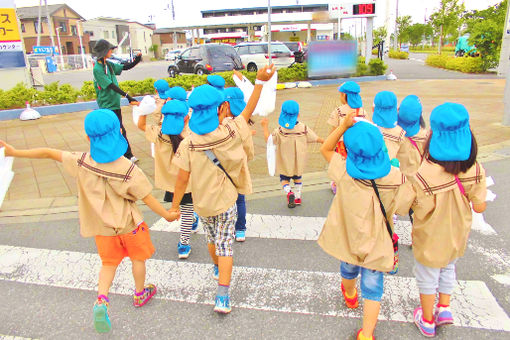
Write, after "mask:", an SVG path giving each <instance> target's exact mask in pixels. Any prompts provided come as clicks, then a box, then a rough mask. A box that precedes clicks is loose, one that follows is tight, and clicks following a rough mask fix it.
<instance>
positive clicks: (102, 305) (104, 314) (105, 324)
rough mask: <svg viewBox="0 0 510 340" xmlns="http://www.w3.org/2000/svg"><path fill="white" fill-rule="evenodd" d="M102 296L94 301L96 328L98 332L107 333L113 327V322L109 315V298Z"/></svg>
mask: <svg viewBox="0 0 510 340" xmlns="http://www.w3.org/2000/svg"><path fill="white" fill-rule="evenodd" d="M102 296H103V295H102ZM102 296H100V297H98V298H97V300H96V303H94V308H93V312H94V328H95V329H96V331H97V332H98V333H107V332H109V331H110V330H111V329H112V323H111V322H110V318H109V316H108V300H107V299H103V298H102Z"/></svg>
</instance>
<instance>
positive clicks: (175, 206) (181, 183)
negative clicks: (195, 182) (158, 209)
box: [170, 169, 190, 212]
mask: <svg viewBox="0 0 510 340" xmlns="http://www.w3.org/2000/svg"><path fill="white" fill-rule="evenodd" d="M189 175H190V172H189V171H186V170H183V169H179V173H178V174H177V181H176V182H175V190H174V197H173V199H172V208H170V211H171V212H179V204H180V203H181V200H182V197H183V196H184V191H185V190H186V188H187V187H188V182H189Z"/></svg>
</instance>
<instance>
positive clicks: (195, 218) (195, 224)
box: [191, 212, 198, 233]
mask: <svg viewBox="0 0 510 340" xmlns="http://www.w3.org/2000/svg"><path fill="white" fill-rule="evenodd" d="M191 231H192V232H194V233H196V232H197V231H198V214H197V213H196V212H194V213H193V224H192V225H191Z"/></svg>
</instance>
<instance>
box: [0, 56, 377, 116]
mask: <svg viewBox="0 0 510 340" xmlns="http://www.w3.org/2000/svg"><path fill="white" fill-rule="evenodd" d="M386 67H387V66H386V65H385V64H384V63H383V62H382V60H379V59H372V60H370V63H369V64H368V66H367V65H365V58H362V57H361V58H359V59H358V65H357V69H356V74H355V76H365V75H380V74H384V72H385V71H386ZM241 73H242V74H244V75H245V76H246V78H248V79H249V80H250V81H251V82H252V83H253V82H255V77H256V75H257V74H256V73H255V72H247V71H241ZM217 74H219V75H220V76H222V77H223V78H225V86H227V87H230V86H235V83H234V80H233V78H232V75H233V72H232V71H230V72H220V73H217ZM165 79H166V80H167V81H168V84H169V85H170V87H173V86H182V87H183V88H185V89H186V90H188V91H189V90H191V89H192V88H193V87H197V86H200V85H203V84H206V83H207V76H206V75H202V76H199V75H196V74H183V75H178V76H177V77H175V78H165ZM306 79H308V70H307V65H306V63H303V64H299V63H296V64H293V65H292V66H290V67H287V68H282V69H280V70H278V82H281V83H285V82H293V81H300V80H306ZM155 81H156V79H153V78H147V79H144V80H138V81H137V80H126V81H122V82H120V83H119V87H120V88H121V89H122V90H123V91H125V92H127V93H129V94H130V95H131V96H142V95H146V94H154V93H155V89H154V82H155ZM95 99H96V91H95V90H94V84H93V82H92V81H85V82H83V86H82V88H81V89H80V90H77V89H75V88H74V87H72V86H71V85H68V84H64V85H59V83H58V82H55V83H51V84H49V85H46V86H44V89H43V90H41V91H38V90H36V89H33V88H27V87H26V86H25V85H24V84H22V83H20V84H18V85H16V86H15V87H13V88H12V89H10V90H8V91H4V90H0V110H6V109H16V108H22V107H25V102H29V103H30V104H31V105H32V106H45V105H55V104H66V103H76V102H79V101H92V100H95Z"/></svg>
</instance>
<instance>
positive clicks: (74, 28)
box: [71, 25, 78, 35]
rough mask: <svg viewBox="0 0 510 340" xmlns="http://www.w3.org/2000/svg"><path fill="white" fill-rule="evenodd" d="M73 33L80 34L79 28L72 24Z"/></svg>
mask: <svg viewBox="0 0 510 340" xmlns="http://www.w3.org/2000/svg"><path fill="white" fill-rule="evenodd" d="M71 34H72V35H78V28H76V26H75V25H72V26H71Z"/></svg>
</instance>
